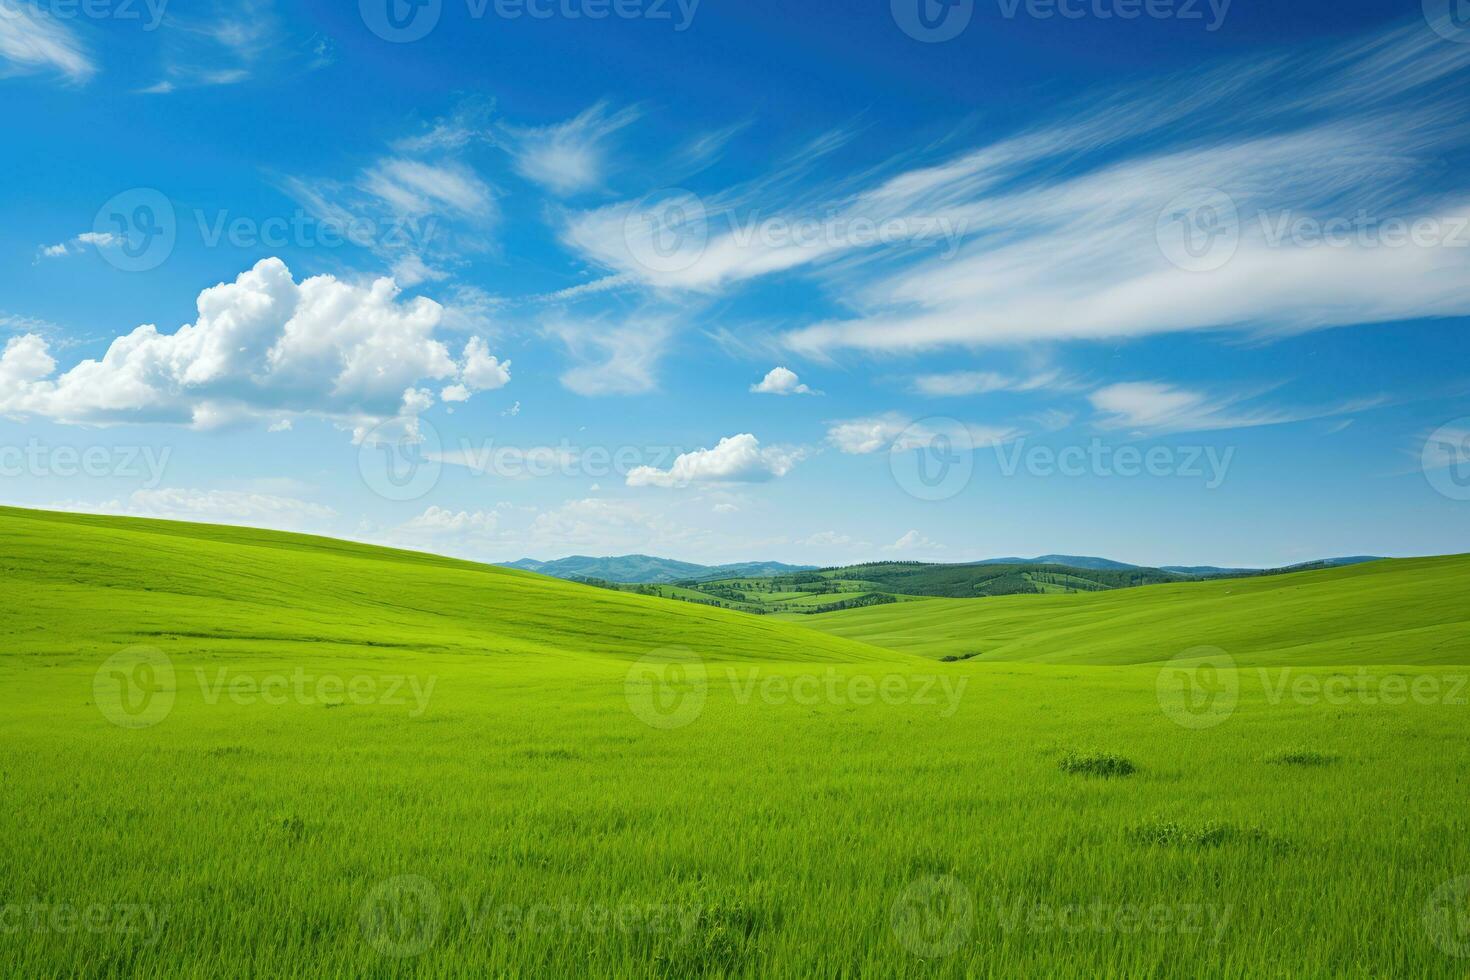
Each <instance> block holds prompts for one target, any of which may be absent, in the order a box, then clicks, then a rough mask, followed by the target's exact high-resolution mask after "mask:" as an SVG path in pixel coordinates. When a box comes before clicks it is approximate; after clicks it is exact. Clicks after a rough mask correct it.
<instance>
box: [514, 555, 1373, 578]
mask: <svg viewBox="0 0 1470 980" xmlns="http://www.w3.org/2000/svg"><path fill="white" fill-rule="evenodd" d="M1377 560H1378V559H1377V558H1374V557H1371V556H1367V555H1357V556H1354V557H1350V558H1326V559H1323V560H1321V561H1311V562H1302V563H1301V564H1297V565H1288V566H1285V567H1283V568H1221V567H1219V566H1216V565H1166V566H1163V567H1161V568H1149V567H1148V566H1145V565H1130V564H1128V563H1127V562H1121V561H1113V560H1112V559H1110V558H1095V557H1089V556H1087V555H1041V556H1039V557H1037V558H987V559H985V560H984V561H975V562H962V563H960V564H959V565H957V566H953V567H971V566H977V565H1027V566H1049V567H1058V566H1059V567H1063V568H1077V569H1085V570H1087V571H1095V572H1167V573H1169V574H1171V575H1176V576H1183V577H1187V578H1219V577H1223V576H1247V575H1269V574H1274V573H1278V572H1301V571H1308V570H1310V569H1314V568H1335V567H1338V566H1340V565H1356V564H1360V563H1362V562H1365V561H1377ZM914 564H923V563H914ZM504 567H506V568H519V569H522V570H523V571H528V572H539V573H540V574H542V575H550V576H552V577H553V578H563V579H599V580H601V581H604V582H615V583H618V584H621V585H666V584H668V583H671V582H701V581H711V580H716V579H732V578H770V577H772V576H777V575H791V574H794V573H797V572H810V571H816V570H818V568H819V567H820V566H817V565H788V564H786V563H784V562H779V561H750V562H735V563H733V564H728V565H697V564H694V563H693V562H687V561H675V560H674V559H672V558H657V557H654V556H652V555H617V556H611V557H603V558H592V557H589V556H587V555H573V556H571V557H569V558H560V559H557V560H556V561H537V560H535V559H534V558H522V559H521V560H520V561H513V562H506V563H504ZM935 567H936V568H939V567H944V566H937V565H936V566H935Z"/></svg>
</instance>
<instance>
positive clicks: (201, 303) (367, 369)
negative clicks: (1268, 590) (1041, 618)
mask: <svg viewBox="0 0 1470 980" xmlns="http://www.w3.org/2000/svg"><path fill="white" fill-rule="evenodd" d="M921 2H922V3H923V5H924V6H923V7H922V8H921V7H920V3H921ZM1457 13H1464V12H1463V11H1459V10H1455V11H1451V10H1450V8H1449V4H1448V3H1447V2H1446V3H1443V4H1436V2H1435V0H1428V2H1426V3H1425V4H1424V5H1423V7H1422V9H1421V6H1420V5H1419V4H1418V3H1404V4H1395V3H1328V2H1300V3H1293V4H1290V5H1283V4H1277V3H1263V2H1259V0H1233V2H1229V3H1227V2H1225V0H1215V2H1214V3H1213V4H1212V3H1210V2H1208V0H1200V2H1193V0H1174V2H1166V0H1153V2H1152V3H1148V4H1145V3H1144V2H1143V0H1085V2H1082V0H1058V2H1051V0H1015V2H1012V0H968V2H967V0H957V2H955V3H952V4H947V5H941V4H940V3H939V2H938V0H868V2H863V3H852V2H846V3H837V2H823V0H817V2H811V3H805V4H799V5H793V4H778V3H766V2H759V0H757V2H749V0H743V2H740V3H734V2H730V0H701V2H699V3H694V2H692V0H684V2H683V3H682V4H681V3H679V2H676V0H666V2H662V0H617V2H616V3H614V2H613V0H554V2H553V0H501V2H500V3H495V2H493V0H487V2H485V3H481V2H479V0H423V2H422V3H417V4H410V3H408V2H407V0H362V2H361V3H359V4H351V3H345V4H344V3H338V4H326V3H318V2H300V3H294V4H285V3H272V2H269V0H253V2H236V3H230V4H224V3H221V4H217V5H216V4H211V3H199V2H195V3H186V2H184V0H172V2H164V0H152V2H151V3H146V2H144V0H90V2H89V3H87V4H82V3H81V2H80V0H77V2H67V0H48V2H45V3H39V4H37V3H31V2H20V0H0V90H3V91H4V93H5V94H6V95H8V96H9V98H8V99H7V101H6V112H7V115H8V117H9V118H8V122H9V125H8V126H7V127H6V131H7V138H6V143H7V145H6V150H5V152H4V154H3V156H0V162H3V166H4V178H5V179H4V180H3V181H0V215H3V216H4V219H5V220H4V221H0V348H3V351H4V353H3V359H0V488H3V492H0V499H3V500H4V501H5V502H7V503H13V504H20V505H26V506H44V507H60V508H67V509H76V510H95V511H106V512H112V513H128V514H141V515H151V516H161V517H173V518H182V519H197V520H211V521H221V522H229V523H248V524H259V525H264V526H272V527H282V528H287V529H293V530H307V531H314V532H320V533H326V534H333V535H338V536H345V537H353V538H359V539H363V540H369V541H376V542H384V543H390V544H396V545H400V546H404V547H411V548H417V549H423V550H431V551H439V552H445V553H450V554H456V555H462V556H466V557H471V558H477V559H485V560H496V561H499V560H509V559H514V558H519V557H522V556H525V555H531V556H535V557H540V558H550V557H558V556H562V555H566V554H572V553H593V554H614V553H625V552H633V551H638V552H648V553H654V554H662V555H668V556H671V557H678V558H683V559H686V560H693V561H708V562H714V561H729V560H747V559H783V560H789V561H802V562H812V563H845V562H850V561H856V560H866V559H873V558H895V559H896V558H914V559H927V560H942V561H962V560H968V559H978V558H984V557H990V556H996V555H1011V554H1020V555H1034V554H1041V553H1046V552H1068V553H1085V554H1102V555H1107V556H1109V557H1113V558H1117V559H1121V560H1127V561H1135V562H1139V563H1146V564H1203V563H1212V564H1279V563H1288V562H1294V561H1301V560H1308V559H1313V558H1318V557H1323V556H1328V555H1345V554H1363V553H1372V554H1383V555H1409V554H1429V553H1447V552H1463V551H1470V521H1467V516H1470V509H1467V508H1470V500H1467V499H1466V498H1470V488H1467V486H1466V485H1465V484H1466V482H1467V476H1470V419H1467V416H1470V403H1467V401H1470V400H1467V394H1470V359H1467V356H1466V355H1467V353H1470V343H1467V342H1466V339H1465V329H1466V326H1467V319H1466V317H1467V315H1470V188H1467V183H1470V181H1467V176H1466V175H1467V174H1470V169H1467V167H1466V163H1467V156H1470V154H1467V150H1470V117H1467V116H1466V113H1465V110H1464V106H1465V105H1466V104H1467V103H1466V96H1467V94H1470V85H1467V80H1470V23H1467V20H1466V18H1464V17H1457V16H1454V14H1457ZM921 14H922V15H923V16H920V15H921Z"/></svg>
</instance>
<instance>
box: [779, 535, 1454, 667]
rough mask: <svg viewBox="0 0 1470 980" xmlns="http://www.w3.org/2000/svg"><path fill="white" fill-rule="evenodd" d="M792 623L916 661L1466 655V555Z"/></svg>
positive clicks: (896, 608)
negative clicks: (1203, 651)
mask: <svg viewBox="0 0 1470 980" xmlns="http://www.w3.org/2000/svg"><path fill="white" fill-rule="evenodd" d="M801 622H803V623H805V624H807V625H810V626H813V627H815V628H817V629H822V630H826V631H828V632H830V633H832V634H833V635H834V636H843V637H847V638H849V639H860V640H863V641H866V642H869V643H873V644H876V645H879V646H884V647H888V648H889V649H892V650H897V651H902V652H905V653H916V654H919V655H922V656H927V657H942V656H965V655H970V654H978V655H979V659H984V660H1036V661H1047V662H1066V663H1081V664H1132V663H1150V662H1156V661H1161V660H1166V659H1168V658H1170V657H1172V656H1174V655H1175V654H1177V653H1179V652H1180V651H1181V650H1184V649H1186V648H1189V647H1194V646H1202V645H1204V646H1214V647H1219V648H1221V649H1223V650H1225V651H1226V652H1227V653H1229V654H1230V655H1231V656H1233V657H1234V658H1235V659H1236V661H1237V662H1239V663H1241V664H1272V665H1275V664H1287V663H1291V664H1324V665H1325V664H1336V665H1345V664H1465V663H1470V556H1464V555H1461V556H1455V557H1448V558H1416V559H1406V560H1384V561H1377V562H1372V563H1369V564H1362V565H1352V566H1348V567H1344V568H1333V569H1327V570H1322V571H1311V572H1299V573H1296V574H1291V575H1274V576H1266V577H1259V578H1248V579H1228V580H1219V581H1206V582H1189V583H1182V584H1177V585H1156V586H1150V587H1148V588H1143V589H1133V590H1129V591H1126V592H1103V593H1095V594H1091V595H1061V596H1015V597H1000V598H991V599H983V600H949V599H929V600H924V601H922V602H913V603H905V604H902V605H892V606H879V607H874V608H870V609H855V610H849V611H845V612H839V613H829V614H823V615H820V616H806V617H802V618H801Z"/></svg>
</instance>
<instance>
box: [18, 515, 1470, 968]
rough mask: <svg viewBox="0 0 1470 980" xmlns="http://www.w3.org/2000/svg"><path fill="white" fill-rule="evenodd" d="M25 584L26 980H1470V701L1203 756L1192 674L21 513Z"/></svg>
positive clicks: (1256, 715)
mask: <svg viewBox="0 0 1470 980" xmlns="http://www.w3.org/2000/svg"><path fill="white" fill-rule="evenodd" d="M1364 571H1366V569H1365V570H1364ZM1460 571H1462V568H1461V567H1460V566H1456V567H1454V568H1453V569H1450V570H1449V571H1446V572H1445V574H1439V571H1437V566H1436V565H1435V563H1433V562H1431V563H1426V564H1425V565H1424V566H1423V567H1422V568H1421V569H1420V572H1421V576H1420V578H1419V582H1420V585H1421V588H1420V589H1419V591H1418V593H1416V595H1417V598H1418V600H1419V601H1430V600H1428V599H1427V598H1426V597H1427V596H1429V595H1432V594H1433V593H1434V592H1435V591H1441V592H1443V591H1445V590H1449V591H1451V592H1455V591H1456V590H1459V592H1460V593H1461V594H1462V592H1463V580H1462V579H1459V580H1457V579H1455V578H1454V576H1453V574H1451V572H1456V573H1458V572H1460ZM1330 574H1333V575H1335V574H1337V573H1330ZM1334 581H1335V580H1334ZM1355 581H1356V580H1354V579H1352V578H1351V576H1348V577H1347V578H1345V579H1343V580H1342V583H1341V586H1342V592H1341V596H1340V597H1341V602H1340V604H1339V612H1340V614H1341V615H1343V616H1344V617H1350V616H1351V614H1352V605H1353V603H1355V602H1362V601H1368V600H1367V597H1366V596H1365V594H1364V592H1363V591H1362V590H1361V589H1359V588H1357V587H1356V586H1355V584H1354V583H1355ZM1284 582H1285V580H1277V581H1276V582H1274V583H1266V582H1261V583H1256V582H1252V583H1251V584H1252V586H1253V587H1255V586H1257V585H1260V586H1267V585H1272V584H1275V585H1281V584H1284ZM0 583H3V587H0V690H3V691H4V692H5V700H4V702H3V709H0V788H3V793H4V798H5V806H4V807H0V837H3V839H4V840H5V841H6V842H7V847H5V848H4V849H0V882H4V883H5V888H4V898H3V900H0V907H3V908H4V910H5V916H4V918H3V919H0V923H3V924H4V925H5V926H6V928H4V929H0V975H3V976H15V977H31V976H37V977H40V976H89V977H91V976H96V977H135V976H136V977H149V978H154V977H157V978H162V977H169V978H173V977H199V978H204V977H210V978H213V977H221V976H225V977H255V976H272V977H284V978H305V977H314V976H320V975H323V974H329V975H338V976H354V977H357V976H361V977H370V978H390V977H391V978H399V977H425V978H429V977H436V978H437V977H451V976H532V975H537V976H638V977H645V976H646V977H658V978H684V977H730V976H752V977H755V976H773V975H790V976H898V977H919V976H924V977H930V976H943V977H976V976H1040V975H1045V976H1056V977H1064V978H1065V977H1088V978H1091V977H1095V976H1166V975H1170V976H1172V975H1183V976H1196V975H1210V974H1230V975H1271V976H1317V975H1325V974H1357V975H1363V976H1389V975H1392V976H1443V977H1451V976H1461V975H1463V973H1464V964H1465V962H1466V961H1465V960H1463V959H1460V958H1457V956H1456V950H1457V949H1458V948H1459V947H1458V946H1457V945H1456V944H1457V943H1458V942H1461V941H1464V940H1465V939H1466V938H1470V937H1467V936H1466V935H1465V926H1464V922H1463V918H1456V916H1455V910H1456V908H1457V907H1458V906H1457V905H1456V902H1458V901H1459V900H1461V899H1463V897H1464V896H1463V895H1462V894H1461V892H1460V891H1458V890H1456V889H1458V887H1459V886H1458V885H1456V881H1457V880H1458V876H1460V875H1464V874H1466V873H1467V872H1466V869H1470V832H1467V831H1470V820H1467V815H1466V810H1465V807H1464V805H1463V804H1464V792H1465V785H1464V770H1465V765H1466V763H1467V761H1470V750H1467V747H1466V740H1465V738H1464V732H1465V711H1466V708H1465V706H1464V703H1463V701H1462V702H1458V703H1456V702H1452V701H1449V700H1443V701H1436V702H1429V701H1425V700H1414V701H1410V702H1408V703H1397V704H1388V703H1384V702H1383V701H1381V700H1372V701H1370V700H1368V699H1364V698H1358V699H1354V700H1352V701H1351V702H1350V703H1347V704H1340V703H1326V702H1323V701H1322V700H1320V699H1317V700H1310V699H1304V698H1297V699H1292V698H1288V699H1286V700H1281V699H1279V698H1273V697H1272V695H1271V693H1270V691H1269V690H1268V689H1267V688H1266V687H1265V686H1264V685H1263V684H1262V683H1261V682H1259V681H1258V679H1257V678H1256V677H1255V676H1254V674H1252V673H1249V672H1242V678H1241V683H1240V690H1239V696H1238V703H1229V704H1226V705H1223V706H1222V705H1217V704H1211V705H1209V706H1208V708H1209V711H1210V712H1211V715H1210V717H1208V718H1207V719H1206V720H1207V721H1208V723H1209V726H1210V727H1208V728H1197V727H1184V726H1182V725H1181V723H1179V722H1178V720H1177V718H1178V715H1177V712H1175V711H1174V706H1173V704H1172V702H1168V703H1166V702H1165V701H1163V700H1161V696H1160V693H1159V686H1158V681H1159V678H1160V676H1161V672H1160V671H1159V670H1158V669H1157V668H1152V667H1136V666H1132V667H1108V666H1103V667H1089V668H1085V669H1084V668H1079V667H1075V666H1070V665H1067V666H1057V665H1049V664H1018V663H1007V664H996V663H984V662H964V663H949V664H940V663H935V662H932V661H924V660H921V659H918V658H915V657H910V656H907V655H904V654H899V653H894V652H890V651H880V650H877V649H875V648H874V647H871V646H867V645H863V644H861V643H857V642H853V641H849V640H846V639H844V638H841V637H835V636H827V635H824V634H821V633H816V632H813V631H809V630H806V629H804V628H802V627H801V626H799V625H793V624H789V623H785V622H781V621H778V620H776V619H774V618H772V617H751V616H746V615H744V614H738V613H732V612H727V611H722V610H712V609H704V608H701V607H697V606H694V605H691V604H681V603H672V602H667V601H665V600H661V599H655V598H648V597H642V596H635V595H624V594H620V593H616V592H608V591H599V590H594V589H591V588H587V587H583V586H577V585H574V584H569V583H565V582H559V581H554V580H551V579H545V578H541V577H538V576H535V575H530V574H523V573H516V572H510V571H505V570H502V569H493V568H485V567H482V566H477V565H472V564H467V563H464V562H457V561H452V560H447V559H441V558H436V557H433V556H428V555H419V554H412V553H405V552H394V551H386V550H383V549H376V548H368V547H364V546H360V545H353V544H346V543H343V542H335V541H327V540H323V539H312V538H303V537H300V536H295V535H284V534H271V533H265V532H258V531H250V530H241V529H234V528H215V527H202V526H198V525H178V524H163V523H157V522H144V521H127V520H118V519H113V518H90V517H69V516H64V515H48V514H37V513H32V512H24V511H14V510H5V511H0ZM1201 587H1204V586H1201ZM1166 588H1173V587H1166ZM1156 591H1157V592H1163V591H1165V590H1164V589H1159V590H1153V589H1140V590H1130V591H1128V592H1120V593H1109V594H1107V595H1103V596H1081V597H1079V596H1070V597H1069V596H1061V597H1057V599H1063V600H1071V601H1074V602H1081V601H1083V600H1087V601H1092V600H1096V599H1103V598H1117V599H1119V600H1122V599H1124V598H1127V597H1140V596H1147V595H1149V594H1150V593H1153V592H1156ZM1393 591H1394V593H1395V594H1396V595H1398V597H1399V598H1400V599H1401V600H1406V597H1407V593H1406V592H1401V591H1399V590H1398V587H1397V586H1394V587H1393ZM1319 598H1320V604H1321V605H1323V606H1324V607H1330V606H1331V602H1332V600H1331V599H1330V596H1329V595H1328V592H1325V591H1324V592H1323V593H1322V594H1321V596H1319ZM1013 601H1014V602H1016V603H1018V604H1019V603H1020V602H1022V601H1023V599H1021V598H1018V599H1017V600H1001V599H985V600H971V601H969V602H966V603H960V602H959V601H957V600H928V601H926V602H922V603H913V604H912V605H914V606H915V607H916V608H917V607H921V606H935V607H959V606H962V605H963V606H965V607H968V608H981V607H987V608H989V607H992V606H993V605H1005V604H1008V603H1011V602H1013ZM1024 601H1027V602H1035V603H1051V602H1053V601H1054V600H1053V598H1052V597H1046V596H1032V597H1024ZM1222 601H1223V600H1222ZM1436 601H1437V600H1436ZM1462 605H1463V603H1462ZM895 608H897V607H888V610H893V609H895ZM1434 608H1438V607H1437V606H1436V607H1434ZM876 611H885V610H875V612H876ZM1245 611H1246V612H1249V611H1250V607H1246V610H1245ZM1118 615H1119V616H1122V615H1123V606H1122V605H1120V606H1119V607H1118ZM1414 615H1416V614H1415V613H1413V612H1410V611H1403V612H1401V613H1400V621H1401V622H1402V621H1407V620H1409V619H1411V618H1412V617H1413V616H1414ZM1422 615H1424V616H1426V617H1430V618H1432V617H1433V616H1435V615H1438V614H1437V613H1434V612H1433V611H1432V609H1427V610H1426V611H1424V612H1423V613H1422ZM806 621H807V620H803V622H806ZM1039 625H1044V624H1039ZM1120 625H1121V627H1122V628H1124V629H1126V630H1134V631H1136V629H1137V628H1138V624H1136V623H1133V622H1131V621H1128V620H1126V619H1123V620H1121V621H1120ZM1176 625H1179V628H1180V633H1179V636H1178V637H1177V639H1178V641H1179V642H1181V643H1183V642H1187V641H1188V640H1189V639H1190V637H1188V636H1187V635H1186V634H1187V633H1188V631H1187V630H1185V629H1184V624H1176ZM1237 625H1238V624H1237ZM1328 625H1331V624H1328ZM1107 626H1108V621H1106V620H1101V621H1099V620H1095V621H1094V623H1093V628H1094V630H1099V629H1106V628H1107ZM1344 642H1346V641H1344ZM139 643H142V644H145V645H146V649H147V650H151V651H152V654H150V655H149V656H148V657H146V658H138V657H135V658H134V659H133V660H131V661H129V660H128V659H127V658H128V656H129V655H130V653H129V652H130V651H136V650H137V649H138V648H137V647H136V646H135V644H139ZM671 643H672V644H681V645H684V646H687V647H689V648H692V649H693V650H695V651H697V652H698V655H697V656H696V655H692V654H691V655H688V656H685V657H681V658H673V659H672V662H670V663H668V664H667V666H666V667H663V666H661V667H659V668H658V669H657V670H655V671H653V672H652V673H650V672H649V670H648V666H649V665H648V662H647V661H645V660H642V659H641V656H642V655H643V654H645V653H648V652H651V651H654V650H656V649H658V648H660V647H663V646H665V645H668V644H671ZM1104 652H1106V651H1104ZM875 657H877V658H883V659H873V658H875ZM120 658H121V659H120ZM1326 673H1327V672H1323V674H1324V676H1325V674H1326ZM1418 673H1419V675H1420V676H1423V677H1429V678H1432V679H1435V680H1437V681H1438V680H1442V681H1443V682H1444V685H1443V686H1444V688H1445V689H1450V688H1451V685H1452V683H1453V682H1454V681H1455V679H1456V677H1458V678H1459V679H1460V680H1463V674H1464V671H1463V670H1459V669H1455V670H1448V671H1447V670H1444V669H1424V670H1421V671H1420V672H1418ZM1304 674H1307V675H1311V674H1312V671H1310V670H1308V671H1304ZM1390 675H1393V676H1397V675H1396V674H1393V672H1392V671H1383V670H1378V669H1374V668H1370V669H1368V671H1367V672H1366V676H1367V678H1368V679H1369V681H1370V682H1372V681H1377V680H1379V679H1383V680H1386V679H1387V677H1389V676H1390ZM395 692H396V693H395ZM156 708H161V709H162V710H155V709H156ZM1343 801H1351V805H1344V802H1343ZM1447 887H1448V888H1449V891H1446V888H1447ZM1430 913H1433V914H1430ZM1079 917H1080V918H1079ZM1079 923H1081V924H1082V927H1081V928H1079V927H1078V925H1079ZM12 926H13V928H12Z"/></svg>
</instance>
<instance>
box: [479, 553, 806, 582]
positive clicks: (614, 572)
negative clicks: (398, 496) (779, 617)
mask: <svg viewBox="0 0 1470 980" xmlns="http://www.w3.org/2000/svg"><path fill="white" fill-rule="evenodd" d="M504 567H506V568H519V569H521V570H523V571H527V572H539V573H541V574H542V575H550V576H552V577H553V578H565V579H585V578H590V579H601V580H603V581H604V582H617V583H619V584H624V585H632V584H648V585H661V584H664V583H668V582H690V581H701V580H704V579H717V578H769V577H770V576H772V575H789V574H792V573H794V572H810V571H814V570H815V569H816V568H817V566H816V565H787V564H784V563H782V562H779V561H747V562H736V563H734V564H730V565H695V564H693V563H692V562H687V561H675V560H674V559H672V558H655V557H653V556H652V555H619V556H615V557H607V558H591V557H589V556H587V555H573V556H571V557H570V558H560V559H558V560H556V561H537V560H535V559H534V558H522V559H521V560H520V561H512V562H506V563H505V565H504Z"/></svg>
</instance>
